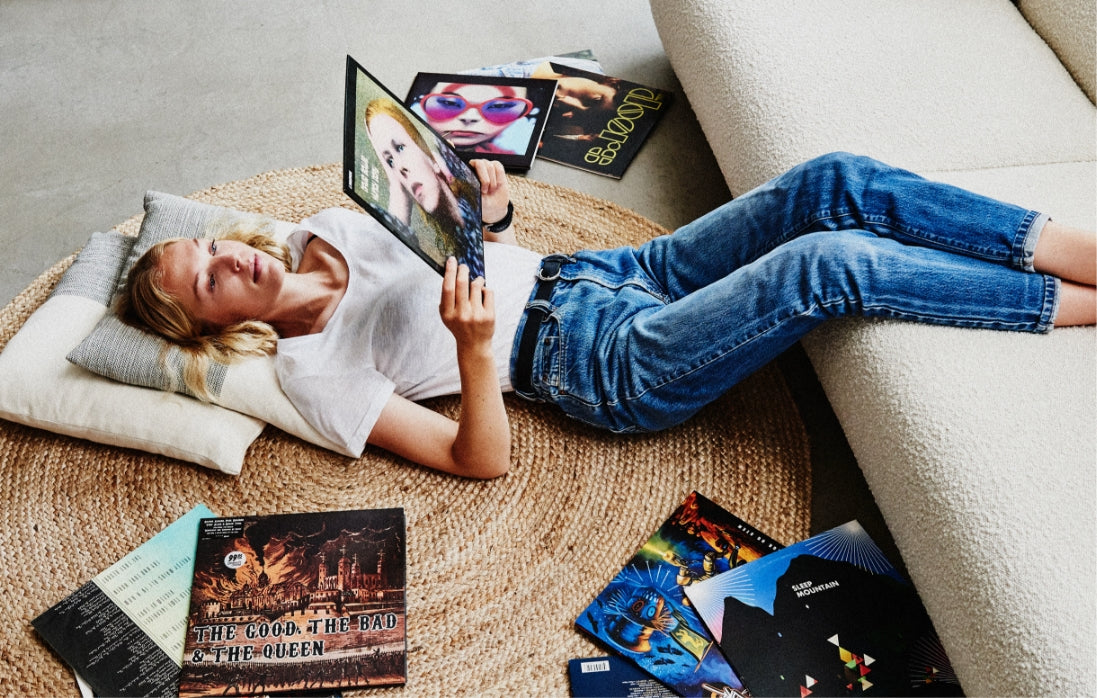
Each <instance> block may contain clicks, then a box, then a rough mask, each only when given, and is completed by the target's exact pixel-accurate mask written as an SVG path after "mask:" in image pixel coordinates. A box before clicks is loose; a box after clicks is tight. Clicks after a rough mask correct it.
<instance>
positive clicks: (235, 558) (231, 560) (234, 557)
mask: <svg viewBox="0 0 1097 698" xmlns="http://www.w3.org/2000/svg"><path fill="white" fill-rule="evenodd" d="M245 562H247V556H246V555H244V553H242V552H240V551H239V550H233V551H232V552H231V553H229V554H228V555H226V556H225V567H228V568H229V569H230V570H236V569H240V568H241V567H243V566H244V563H245Z"/></svg>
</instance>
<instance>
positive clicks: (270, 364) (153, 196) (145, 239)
mask: <svg viewBox="0 0 1097 698" xmlns="http://www.w3.org/2000/svg"><path fill="white" fill-rule="evenodd" d="M239 220H248V221H250V222H251V223H253V224H255V225H258V226H266V227H267V229H268V232H269V233H270V234H271V235H272V236H273V237H274V238H275V239H279V240H284V239H285V237H286V236H287V235H288V234H289V233H290V232H292V231H293V230H294V228H295V227H296V226H295V225H293V224H291V223H287V222H284V221H276V220H273V219H270V218H265V217H262V216H258V215H256V214H252V213H244V212H241V211H235V210H233V209H228V208H224V207H221V206H213V205H211V204H205V203H201V202H198V201H193V200H191V199H186V198H183V197H180V196H174V195H171V194H164V193H161V192H154V191H150V192H147V193H146V194H145V217H144V219H143V220H142V221H141V229H140V231H139V232H138V235H137V239H136V242H135V243H134V245H133V248H132V250H130V252H129V254H128V256H127V258H126V259H125V260H124V263H123V265H122V269H121V272H120V275H119V278H118V282H117V290H121V289H122V288H123V287H124V286H125V282H126V275H127V274H128V273H129V270H130V268H131V267H132V266H133V264H134V263H136V262H137V260H138V259H140V257H141V255H143V254H144V253H145V252H146V251H147V250H148V249H149V248H151V247H152V246H153V245H155V244H156V243H158V242H160V241H161V240H166V239H169V238H178V237H184V238H204V237H208V236H210V235H212V234H214V233H216V231H217V230H219V229H222V228H223V227H225V226H227V225H231V224H232V223H233V222H236V221H239ZM161 356H163V357H166V364H167V366H168V367H170V370H168V371H166V370H165V369H164V363H162V360H161ZM68 359H69V361H72V362H73V363H75V364H77V365H79V366H82V367H84V368H86V369H88V370H89V371H93V372H95V373H98V374H100V375H103V376H106V377H108V378H113V379H114V380H117V381H121V382H124V383H129V384H131V385H139V386H144V387H148V388H155V389H158V390H167V391H176V392H184V393H185V392H187V391H186V389H185V387H184V386H183V381H182V365H183V364H182V352H180V351H179V349H178V348H176V347H175V346H173V345H171V344H169V343H168V342H166V341H165V340H163V339H161V338H160V337H158V336H155V335H152V334H150V333H147V332H143V331H141V330H138V329H135V328H133V327H130V326H128V325H126V324H125V323H123V322H122V321H121V320H119V319H118V318H117V317H116V316H115V315H114V314H113V313H108V314H107V315H105V316H104V317H103V318H102V320H101V321H100V322H99V323H98V324H97V325H96V326H95V328H94V329H93V330H92V331H91V332H90V333H89V334H88V336H87V337H86V338H85V339H84V341H82V342H80V344H79V346H77V347H76V348H75V349H74V350H73V351H72V352H71V353H69V355H68ZM206 382H207V386H208V387H209V389H210V398H211V401H212V402H213V403H215V404H217V405H221V406H222V407H227V408H229V409H231V410H235V411H237V412H241V413H243V414H247V415H251V416H252V417H256V418H258V419H262V420H263V421H265V422H269V423H271V424H273V425H274V426H276V427H278V428H279V429H281V430H283V431H286V432H288V433H290V434H294V435H295V436H298V437H300V438H302V439H304V440H305V441H308V442H310V443H314V444H317V445H319V446H322V447H324V448H328V449H333V450H336V451H338V450H339V448H338V446H336V445H334V444H332V443H331V442H330V441H329V440H328V439H326V438H324V437H323V436H321V435H320V433H319V432H317V431H316V430H315V429H313V428H312V426H311V425H310V424H309V423H308V422H306V421H305V419H304V418H303V417H302V416H301V413H300V412H298V411H297V408H296V407H294V406H293V403H291V402H290V401H289V398H287V397H286V395H285V393H283V392H282V389H281V387H280V386H279V384H278V378H277V376H276V375H275V371H274V360H273V359H272V358H271V357H256V358H249V359H247V360H245V361H241V362H239V363H234V364H231V365H228V366H226V365H224V364H219V363H212V364H211V366H210V368H209V371H208V373H207V381H206Z"/></svg>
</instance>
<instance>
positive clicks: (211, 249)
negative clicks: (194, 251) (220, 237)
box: [209, 240, 217, 254]
mask: <svg viewBox="0 0 1097 698" xmlns="http://www.w3.org/2000/svg"><path fill="white" fill-rule="evenodd" d="M209 253H210V254H217V241H216V240H210V243H209Z"/></svg>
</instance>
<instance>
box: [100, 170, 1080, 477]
mask: <svg viewBox="0 0 1097 698" xmlns="http://www.w3.org/2000/svg"><path fill="white" fill-rule="evenodd" d="M474 169H475V171H476V173H477V175H478V176H479V177H480V179H481V182H482V185H483V211H484V218H485V220H486V221H487V222H488V223H493V224H496V223H501V224H496V225H492V226H491V228H492V229H494V230H501V231H502V232H497V233H493V232H490V231H488V230H487V229H485V232H484V239H485V243H486V244H485V257H486V259H485V265H486V269H487V277H488V279H489V280H490V287H489V286H487V285H486V284H485V281H484V279H483V278H476V279H470V278H469V274H468V269H467V268H466V267H465V266H464V265H461V266H460V267H458V265H457V264H456V263H455V262H453V260H450V263H449V264H448V266H447V268H446V272H445V276H444V278H443V280H442V289H441V302H440V305H439V293H438V285H437V284H438V277H437V274H435V272H434V271H433V270H432V269H430V268H429V267H428V266H427V265H425V264H423V262H421V261H420V260H419V259H418V258H417V257H416V256H415V255H414V254H412V253H411V252H409V251H408V250H407V249H406V248H404V246H403V245H402V244H401V243H400V242H399V241H398V240H396V238H395V237H394V236H393V235H391V234H390V233H389V232H388V231H387V230H385V229H384V228H383V227H382V226H381V225H380V224H378V223H377V222H375V221H374V220H373V219H372V218H371V217H369V216H367V215H364V214H358V213H354V212H352V211H348V210H345V209H329V210H326V211H323V212H321V213H319V214H317V215H315V216H313V217H311V218H309V219H307V220H305V221H304V222H303V223H302V224H301V226H300V229H298V230H297V231H295V232H294V233H293V234H292V235H291V236H290V238H289V240H288V249H287V247H283V246H280V245H278V244H277V243H274V242H273V241H272V240H270V239H256V238H255V236H254V235H249V234H243V233H239V232H237V233H234V234H231V235H229V236H228V237H226V238H222V239H219V240H176V241H168V242H164V243H161V244H160V245H158V246H156V247H154V248H153V249H152V250H150V251H149V252H148V253H147V254H146V255H145V256H144V257H143V258H142V260H141V261H139V262H138V264H137V265H136V266H135V267H134V270H133V271H132V272H131V274H130V277H129V283H128V285H127V288H128V293H127V294H126V298H125V299H123V301H122V303H121V307H120V308H119V312H120V314H121V315H122V317H123V318H124V319H126V320H127V321H129V322H131V323H133V324H136V325H138V326H141V327H144V328H147V329H151V330H153V331H155V332H157V333H159V334H161V335H163V336H165V337H167V338H168V339H169V340H171V341H174V342H177V343H178V344H179V345H180V346H181V347H182V348H183V349H184V350H185V353H186V354H187V355H188V356H189V357H191V359H192V360H193V363H194V366H196V367H201V366H202V365H204V362H208V360H209V358H210V357H212V358H215V359H217V360H221V361H231V360H232V359H233V358H235V357H239V356H244V355H249V354H270V353H274V354H275V361H276V366H277V371H278V376H279V379H280V381H281V385H282V388H283V390H284V391H285V393H286V395H287V396H289V398H290V400H291V401H292V402H293V403H294V404H295V405H296V407H297V408H298V409H299V410H300V412H301V414H302V415H304V416H305V418H306V419H307V420H308V421H309V422H310V423H311V424H312V425H313V426H314V427H315V428H316V429H317V430H318V431H320V432H321V433H323V434H324V435H325V436H327V437H328V438H330V439H331V440H332V441H334V442H336V443H339V444H342V445H343V447H344V449H345V452H346V453H347V454H350V455H355V456H357V455H360V454H361V452H362V450H363V449H364V447H365V444H366V443H370V444H374V445H376V446H379V447H381V448H385V449H388V450H390V451H392V452H394V453H396V454H398V455H400V456H403V457H405V458H407V459H409V460H412V461H415V462H417V463H420V464H423V465H426V466H429V467H431V468H437V469H439V470H443V471H447V472H451V473H456V474H459V475H464V476H468V477H478V478H488V477H495V476H498V475H501V474H503V473H505V472H506V471H507V470H508V468H509V467H510V444H511V441H510V427H509V423H508V419H507V414H506V411H505V408H504V403H503V397H502V395H503V393H504V392H506V391H508V390H514V391H515V392H517V393H518V394H519V395H521V396H523V397H525V398H528V399H531V400H535V401H543V402H551V403H555V404H557V405H559V406H560V408H562V409H563V410H564V411H565V412H566V413H567V414H569V415H571V416H572V417H575V418H577V419H579V420H581V421H583V422H586V423H588V424H593V425H596V426H599V427H603V428H606V429H610V430H612V431H616V432H643V431H652V430H659V429H665V428H667V427H670V426H673V425H675V424H678V423H680V422H682V421H683V420H686V419H688V418H689V417H690V416H691V415H693V414H694V413H695V412H697V411H698V410H699V409H701V408H702V407H703V406H704V405H706V404H708V403H709V402H711V401H713V400H715V399H716V398H718V397H719V396H720V395H721V394H723V393H724V392H725V391H727V390H728V389H729V388H730V387H731V386H733V385H735V384H736V383H737V382H739V381H740V380H742V379H743V378H745V377H746V376H748V375H750V374H751V373H752V372H753V371H755V370H757V369H758V368H760V367H762V366H763V365H765V364H766V363H767V362H769V361H770V360H771V359H773V358H774V357H776V356H777V355H778V354H780V353H781V352H782V351H784V350H785V349H787V348H788V347H789V346H790V345H792V344H793V343H794V342H796V341H797V340H798V339H799V338H800V337H802V336H804V335H805V334H806V333H807V332H809V331H810V330H811V329H812V328H814V327H816V326H817V325H819V324H820V323H822V322H823V321H825V320H827V319H830V318H837V317H847V316H866V317H884V318H895V319H902V320H911V321H915V322H925V323H935V324H943V325H953V326H960V327H973V328H985V329H994V330H1013V331H1022V332H1049V331H1051V329H1052V327H1053V326H1054V327H1059V326H1066V325H1082V324H1094V322H1097V289H1095V283H1097V235H1095V234H1094V233H1092V232H1089V231H1082V230H1077V229H1072V228H1068V227H1065V226H1062V225H1060V224H1058V223H1056V222H1053V221H1051V220H1049V218H1048V217H1047V216H1046V215H1044V214H1042V213H1038V212H1036V211H1030V210H1026V209H1023V208H1019V207H1016V206H1013V205H1010V204H1006V203H1002V202H998V201H994V200H991V199H988V198H986V197H982V196H979V195H976V194H973V193H971V192H967V191H965V190H962V189H958V188H955V187H952V186H949V185H945V184H940V183H935V182H930V181H927V180H925V179H923V178H921V177H919V176H917V175H915V174H912V173H910V172H906V171H903V170H899V169H895V168H892V167H889V166H887V165H884V164H882V163H879V162H876V161H874V160H870V159H868V158H863V157H856V156H851V155H848V154H844V153H836V154H831V155H827V156H824V157H820V158H817V159H814V160H811V161H809V162H807V163H805V164H802V165H800V166H797V167H795V168H793V169H792V170H790V171H789V172H787V173H785V174H784V175H781V176H780V177H777V178H775V179H774V180H772V181H771V182H769V183H767V184H765V185H763V186H761V187H759V188H757V189H755V190H753V191H751V192H748V193H747V194H744V195H743V196H741V197H739V198H737V199H735V200H733V201H731V202H729V203H727V204H725V205H724V206H722V207H720V208H718V209H716V210H715V211H712V212H711V213H709V214H707V215H705V216H703V217H701V218H699V219H698V220H696V221H694V222H692V223H689V224H688V225H686V226H684V227H682V228H681V229H679V230H677V231H676V232H674V233H673V234H671V235H665V236H661V237H658V238H655V239H654V240H651V241H649V242H647V243H646V244H644V245H642V246H641V247H639V248H631V247H624V248H619V249H613V250H600V251H581V252H576V253H575V254H571V255H550V256H548V257H545V258H544V259H542V258H541V256H540V255H538V254H536V253H534V252H532V251H530V250H527V249H525V248H522V247H520V246H518V244H517V241H516V239H515V235H514V232H513V229H512V228H510V227H509V225H508V223H509V221H506V220H502V219H504V218H505V217H506V216H509V209H508V203H509V193H508V188H507V180H506V176H505V174H504V172H503V169H502V167H501V166H499V165H498V163H495V162H489V161H484V160H480V161H475V162H474ZM485 226H487V223H485ZM439 314H440V315H441V322H439V321H438V316H439ZM192 375H197V376H202V375H204V371H201V370H196V371H194V372H193V373H192ZM190 380H191V382H192V386H191V387H192V388H194V389H195V390H196V392H199V394H201V392H203V388H204V386H202V385H193V383H194V382H195V381H198V380H201V378H197V379H195V378H191V379H190ZM453 393H460V394H461V414H460V417H459V418H458V419H457V420H452V419H449V418H448V417H445V416H443V415H440V414H438V413H436V412H434V411H432V410H430V409H428V408H426V407H424V406H422V405H420V404H418V403H417V402H416V401H417V400H421V399H424V398H428V397H431V396H436V395H444V394H453Z"/></svg>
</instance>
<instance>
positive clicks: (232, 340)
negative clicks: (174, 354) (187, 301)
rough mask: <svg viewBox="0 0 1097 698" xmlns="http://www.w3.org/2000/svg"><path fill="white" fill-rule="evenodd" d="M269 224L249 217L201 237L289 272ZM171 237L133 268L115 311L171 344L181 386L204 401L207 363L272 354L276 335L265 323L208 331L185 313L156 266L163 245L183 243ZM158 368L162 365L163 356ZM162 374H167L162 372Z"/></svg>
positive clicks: (285, 254) (284, 250)
mask: <svg viewBox="0 0 1097 698" xmlns="http://www.w3.org/2000/svg"><path fill="white" fill-rule="evenodd" d="M269 231H270V225H269V224H266V223H262V222H257V221H255V220H250V219H236V220H233V221H230V222H228V223H223V224H221V225H219V226H215V227H214V228H213V230H212V231H211V232H210V233H209V234H208V235H207V237H208V238H209V239H214V240H235V241H237V242H242V243H244V244H245V245H250V246H251V247H254V248H255V249H257V250H260V251H262V252H266V253H268V254H270V255H271V256H273V257H274V258H275V259H277V260H278V261H280V262H281V263H282V264H283V265H284V266H285V268H286V270H287V271H289V270H290V254H289V249H288V248H287V247H286V246H285V245H283V244H281V243H279V242H278V241H276V240H275V239H274V238H272V237H271V235H270V232H269ZM185 239H186V238H172V239H169V240H164V241H161V242H159V243H157V244H155V245H153V246H152V247H151V248H149V250H148V251H147V252H145V254H143V255H142V256H141V258H140V259H138V260H137V262H136V263H135V264H134V265H133V268H132V269H131V270H130V272H129V275H128V276H127V278H126V285H125V287H124V288H123V289H122V292H121V293H120V294H119V295H118V300H117V302H116V305H115V313H116V314H117V315H118V317H119V318H120V319H121V320H122V321H123V322H125V323H127V324H129V325H132V326H134V327H137V328H139V329H142V330H146V331H149V332H152V333H154V334H157V335H159V336H161V337H163V338H164V339H166V340H168V342H170V343H171V345H175V346H177V347H178V348H179V349H180V351H181V352H182V356H183V383H184V386H185V387H186V388H187V390H189V391H190V392H191V393H192V394H194V395H195V396H196V397H198V398H199V399H201V400H204V401H207V402H208V401H209V400H210V397H211V394H210V390H209V387H208V386H207V384H206V375H207V373H208V371H209V367H210V363H211V362H214V361H216V362H219V363H223V364H231V363H233V362H235V361H238V360H240V359H242V358H244V357H246V356H267V355H270V354H273V353H274V351H275V349H276V347H277V342H278V333H277V332H276V331H275V330H274V328H273V327H271V326H270V325H269V324H267V323H265V322H260V321H258V320H245V321H243V322H237V323H233V324H230V325H227V326H225V327H212V326H209V325H207V324H205V323H203V322H201V321H200V320H198V319H197V318H194V317H193V316H191V315H190V313H188V312H187V311H186V310H185V309H184V307H183V305H182V304H181V303H180V302H179V301H178V299H176V298H175V297H174V296H172V295H171V294H169V293H167V292H166V291H165V290H164V288H163V284H162V281H163V268H162V266H161V262H162V259H163V255H164V250H165V249H167V247H168V245H171V244H173V243H176V242H179V241H181V240H185ZM169 350H170V345H169V346H167V347H165V349H164V351H163V352H162V353H161V356H160V361H161V364H162V365H164V366H165V368H166V366H167V352H168V351H169ZM165 373H166V374H167V375H174V372H173V371H169V370H165Z"/></svg>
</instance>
